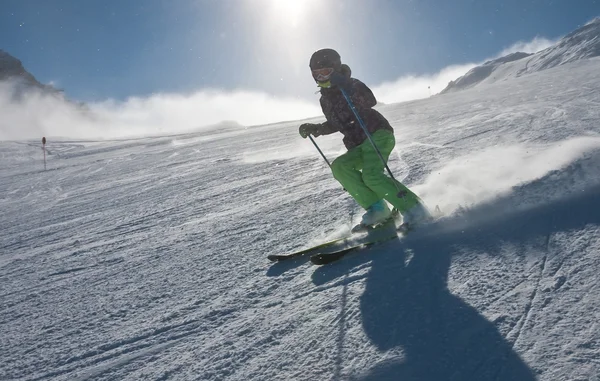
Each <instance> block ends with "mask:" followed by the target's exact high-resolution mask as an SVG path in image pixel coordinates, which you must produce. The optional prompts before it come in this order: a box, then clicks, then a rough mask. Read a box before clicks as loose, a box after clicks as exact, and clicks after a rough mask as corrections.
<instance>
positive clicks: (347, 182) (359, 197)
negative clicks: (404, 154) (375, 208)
mask: <svg viewBox="0 0 600 381" xmlns="http://www.w3.org/2000/svg"><path fill="white" fill-rule="evenodd" d="M362 156H363V155H362V152H361V149H360V147H356V148H354V149H351V150H350V151H348V152H346V153H345V154H343V155H341V156H340V157H338V158H337V159H335V160H334V161H333V163H331V171H332V172H333V177H335V179H336V180H337V181H339V182H340V184H342V186H343V187H344V189H346V190H347V191H348V193H350V195H351V196H352V197H353V198H354V199H355V200H356V202H358V204H359V205H360V206H362V207H363V208H364V209H367V208H368V207H369V206H371V205H373V204H374V203H375V202H377V201H378V200H380V197H379V196H377V194H375V192H373V191H372V190H371V189H370V188H369V187H368V186H366V185H365V183H364V182H363V178H362V174H361V172H360V169H361V168H362V165H363V163H362Z"/></svg>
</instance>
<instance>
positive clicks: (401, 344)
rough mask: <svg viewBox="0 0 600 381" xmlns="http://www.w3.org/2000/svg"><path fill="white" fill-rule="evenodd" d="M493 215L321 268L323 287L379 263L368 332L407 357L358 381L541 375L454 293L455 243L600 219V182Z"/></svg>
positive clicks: (521, 237)
mask: <svg viewBox="0 0 600 381" xmlns="http://www.w3.org/2000/svg"><path fill="white" fill-rule="evenodd" d="M504 207H505V206H504V205H503V204H502V201H500V202H497V203H495V204H493V205H492V206H490V208H489V209H488V210H486V208H483V209H481V210H478V211H475V213H472V216H471V217H472V219H477V218H481V217H482V216H486V215H489V213H490V212H491V211H494V210H495V211H497V210H502V209H503V208H504ZM486 220H487V221H488V222H487V224H486V223H479V224H473V223H472V221H471V223H470V224H467V225H465V226H464V228H463V227H461V228H459V229H450V230H447V229H444V227H441V228H440V227H438V228H437V230H438V231H437V232H435V231H434V232H431V231H429V233H430V234H429V235H428V236H427V235H425V234H420V235H419V234H415V235H414V236H413V235H409V236H408V237H406V238H405V239H404V240H402V241H400V242H395V243H392V244H389V245H386V246H384V247H382V248H380V249H374V250H373V251H372V254H373V255H367V254H365V255H362V254H359V255H356V256H354V257H350V258H348V261H345V262H346V264H344V263H343V262H340V263H337V264H334V265H332V266H323V267H320V268H319V269H317V271H315V273H314V274H313V282H314V283H315V284H323V283H325V282H328V281H330V280H332V279H333V278H337V277H340V276H342V275H343V274H344V273H347V271H348V267H354V266H356V265H357V264H359V263H360V262H361V261H362V262H365V261H368V260H371V269H370V272H369V274H368V275H367V279H366V286H365V291H364V293H363V295H362V296H361V298H360V306H361V313H362V322H363V328H364V331H365V333H366V334H367V336H368V337H369V338H370V340H371V341H372V343H373V344H374V345H375V346H376V347H377V348H378V349H379V350H382V351H387V350H390V349H393V348H398V349H401V350H402V352H403V354H404V355H403V357H402V358H401V359H398V360H389V361H385V362H382V363H379V364H377V365H375V366H374V367H372V368H371V369H370V370H368V371H367V373H363V374H361V375H355V376H354V377H353V378H352V379H353V380H361V381H367V380H378V381H381V380H403V381H416V380H419V381H429V380H431V381H445V380H448V381H450V380H478V381H492V380H494V381H496V380H519V381H521V380H522V381H528V380H535V379H536V376H535V374H534V372H533V371H532V370H531V369H530V368H529V367H528V366H527V364H526V363H525V362H524V361H523V360H522V359H521V358H520V357H519V355H518V354H517V353H516V352H515V351H514V350H513V347H512V344H511V343H509V342H508V341H507V340H506V339H505V338H504V337H503V336H502V335H501V334H500V332H499V331H498V329H497V328H496V326H495V325H494V324H493V323H492V322H490V321H488V320H487V319H486V318H485V317H484V316H483V315H481V314H480V313H479V312H478V311H477V310H476V309H475V308H473V307H471V306H469V305H468V304H466V303H465V302H464V301H463V300H461V299H460V298H458V297H456V296H454V295H452V294H451V293H450V291H449V290H448V287H447V282H448V272H449V268H450V263H451V258H452V256H453V255H459V254H458V253H457V252H455V250H454V247H456V246H458V245H461V246H463V247H464V246H468V247H469V248H472V249H478V250H482V251H485V252H487V253H492V254H493V253H495V252H497V251H498V250H499V249H500V247H501V245H502V243H503V242H507V241H512V242H514V243H517V244H521V243H524V242H527V241H529V240H531V239H535V238H536V237H540V236H547V235H549V234H552V233H553V232H558V231H568V230H570V229H576V228H582V227H583V226H585V225H586V224H589V223H593V224H600V187H595V188H589V189H587V190H586V192H584V193H582V194H580V195H578V196H576V197H572V198H570V199H566V200H562V201H558V202H554V203H552V204H548V205H544V206H541V207H538V208H536V209H530V210H528V211H523V212H520V213H514V214H512V215H503V216H501V217H499V218H493V219H489V218H487V219H486ZM482 221H483V219H482ZM455 223H456V224H458V223H460V221H455ZM429 230H431V229H429ZM433 230H436V228H434V229H433ZM339 361H341V360H339ZM337 365H338V367H339V365H340V364H337Z"/></svg>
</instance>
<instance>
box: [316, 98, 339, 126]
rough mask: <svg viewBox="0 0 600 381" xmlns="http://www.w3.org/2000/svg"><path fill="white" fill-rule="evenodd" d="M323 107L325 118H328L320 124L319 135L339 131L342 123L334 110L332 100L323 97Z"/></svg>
mask: <svg viewBox="0 0 600 381" xmlns="http://www.w3.org/2000/svg"><path fill="white" fill-rule="evenodd" d="M321 109H322V110H323V115H325V119H327V120H326V121H325V122H323V123H321V124H320V125H319V127H318V128H317V131H316V133H317V134H318V135H329V134H333V133H334V132H339V131H340V127H339V126H340V125H339V122H338V121H337V118H336V117H335V114H334V112H333V106H332V104H331V102H330V101H328V100H327V99H325V98H321Z"/></svg>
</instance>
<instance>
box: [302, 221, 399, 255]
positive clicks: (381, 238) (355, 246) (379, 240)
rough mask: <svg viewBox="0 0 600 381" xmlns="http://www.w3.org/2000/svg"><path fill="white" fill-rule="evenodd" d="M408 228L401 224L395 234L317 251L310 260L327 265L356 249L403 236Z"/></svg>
mask: <svg viewBox="0 0 600 381" xmlns="http://www.w3.org/2000/svg"><path fill="white" fill-rule="evenodd" d="M408 230H409V229H407V228H406V227H404V228H403V225H401V226H400V228H398V231H397V232H396V233H394V234H391V235H388V236H384V237H380V238H377V239H374V240H372V241H367V242H362V243H360V244H357V245H353V246H350V247H346V248H343V249H341V250H337V251H333V252H330V253H317V254H314V255H312V256H311V257H310V261H311V262H312V263H313V264H314V265H326V264H328V263H331V262H335V261H337V260H340V259H342V258H343V257H345V256H346V255H348V254H350V253H352V252H354V251H357V250H362V249H366V248H369V247H371V246H375V245H378V244H381V243H384V242H388V241H391V240H393V239H395V238H401V237H402V235H403V234H406V232H408Z"/></svg>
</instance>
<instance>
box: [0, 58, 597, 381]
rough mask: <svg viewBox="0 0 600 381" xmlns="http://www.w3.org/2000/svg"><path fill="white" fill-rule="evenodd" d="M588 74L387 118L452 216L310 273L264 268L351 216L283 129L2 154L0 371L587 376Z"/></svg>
mask: <svg viewBox="0 0 600 381" xmlns="http://www.w3.org/2000/svg"><path fill="white" fill-rule="evenodd" d="M599 68H600V60H599V59H589V60H582V61H578V62H576V63H571V64H569V65H564V66H560V67H556V68H553V69H549V70H545V71H541V72H538V73H533V74H531V75H529V76H525V77H522V78H519V79H516V80H512V81H506V82H502V83H497V84H491V85H486V91H484V92H480V91H477V90H476V89H473V90H466V91H462V92H457V93H453V94H447V95H441V96H438V97H434V98H431V99H428V100H421V101H415V102H410V103H404V104H399V105H387V106H384V107H382V108H381V112H382V113H383V114H384V115H385V116H387V117H388V118H389V119H390V121H391V122H392V124H393V125H394V127H395V131H396V136H397V141H398V145H397V150H396V151H397V152H396V153H397V155H393V157H392V160H391V162H390V167H391V168H392V170H393V171H394V173H395V174H396V176H397V177H398V178H401V179H404V181H405V182H406V183H407V184H409V185H410V186H412V187H414V189H415V190H417V191H418V193H419V194H421V195H422V196H423V197H424V199H425V200H426V201H427V202H428V203H429V204H430V205H435V204H439V205H440V206H441V207H442V209H443V210H444V211H446V212H447V213H448V214H449V216H448V217H447V218H446V219H445V220H442V221H440V222H439V223H437V224H435V225H432V226H429V227H426V228H423V229H421V230H420V231H416V232H414V233H412V234H411V235H409V236H408V237H406V238H404V239H402V240H394V241H392V242H389V243H387V244H384V245H381V246H378V247H375V248H373V249H371V250H369V251H366V252H363V253H360V254H356V255H353V256H349V257H348V258H346V259H344V260H343V261H341V262H338V263H336V264H332V265H329V266H324V267H315V266H312V265H310V263H309V262H307V259H305V258H303V259H300V260H298V261H294V262H290V263H280V264H275V265H272V264H270V263H268V262H267V260H266V256H267V255H268V254H270V253H284V252H288V251H291V250H296V249H300V248H303V247H307V246H309V245H312V244H315V243H317V242H320V241H322V240H324V239H327V238H332V237H335V236H339V235H342V234H344V233H347V231H348V229H349V227H350V226H351V219H352V218H354V220H356V219H357V218H358V213H359V210H358V208H357V207H356V205H355V204H354V203H353V202H352V201H351V200H350V199H349V197H348V196H347V194H346V193H345V192H344V191H343V190H342V189H341V188H340V186H339V185H338V184H337V183H336V182H335V181H334V180H333V178H332V176H331V174H330V172H329V170H328V168H327V166H326V165H325V163H324V162H323V161H322V159H321V158H320V157H319V155H318V153H317V152H316V151H315V149H314V147H312V145H311V143H310V142H308V141H306V140H303V139H301V138H300V137H299V136H298V135H297V123H280V124H275V125H269V126H263V127H257V128H254V129H243V130H242V129H240V130H230V131H227V132H225V133H223V134H219V133H215V132H214V131H212V132H210V133H208V134H204V133H195V134H188V135H181V136H176V137H152V138H144V139H137V140H121V141H112V142H89V141H78V142H69V141H53V140H50V141H49V142H48V148H49V150H50V155H49V162H48V170H47V171H44V170H43V165H42V156H41V150H40V147H39V142H37V141H35V142H3V143H0V159H1V160H0V210H2V218H1V219H0V375H1V376H0V378H1V379H3V380H69V381H72V380H142V379H151V380H211V381H212V380H214V381H216V380H244V381H247V380H357V381H358V380H361V381H365V380H411V381H414V380H419V381H428V380H431V381H444V380H478V381H487V380H498V381H500V380H501V381H505V380H522V381H530V380H531V381H532V380H547V381H555V380H594V379H595V378H594V377H597V376H598V374H600V363H599V362H598V359H599V358H600V349H599V348H598V345H597V344H598V342H599V341H600V330H599V329H598V322H599V321H600V310H599V307H598V305H599V304H600V300H599V296H598V295H599V291H600V290H599V288H598V275H597V274H598V273H599V272H600V259H599V255H600V176H598V174H599V173H600V70H599ZM317 141H318V143H319V144H320V145H321V146H322V147H323V149H324V152H325V154H326V155H328V156H329V157H330V158H333V157H335V156H336V155H337V154H339V153H340V152H343V148H342V145H341V139H340V137H339V136H328V137H321V138H319V139H317ZM459 204H460V205H461V206H463V207H467V208H463V210H462V211H460V210H459V209H457V208H458V205H459ZM353 213H354V216H353V217H352V214H353ZM596 379H597V378H596Z"/></svg>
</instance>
